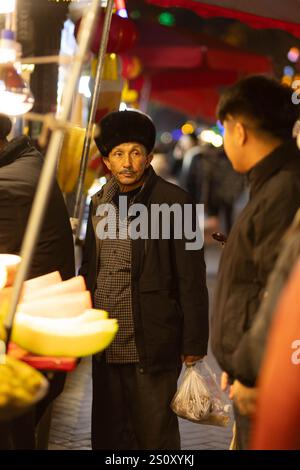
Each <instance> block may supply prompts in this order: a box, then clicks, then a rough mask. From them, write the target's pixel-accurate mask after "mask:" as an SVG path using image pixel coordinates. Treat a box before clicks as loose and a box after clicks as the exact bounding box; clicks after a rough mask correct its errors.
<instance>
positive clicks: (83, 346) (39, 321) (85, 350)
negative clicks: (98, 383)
mask: <svg viewBox="0 0 300 470" xmlns="http://www.w3.org/2000/svg"><path fill="white" fill-rule="evenodd" d="M96 312H97V311H95V312H94V313H95V317H96V315H97V313H96ZM90 314H91V311H88V312H85V313H84V314H82V316H83V315H85V317H86V321H80V320H79V317H77V318H59V319H55V320H54V319H53V318H51V319H49V318H43V317H32V316H30V315H25V314H22V313H18V314H17V315H16V320H15V324H14V328H13V332H12V340H13V341H14V342H15V343H16V344H18V345H19V346H21V347H22V348H24V349H26V350H28V351H31V352H33V353H34V354H39V355H46V356H64V357H83V356H89V355H92V354H95V353H97V352H100V351H102V350H103V349H105V348H106V347H107V346H109V344H110V343H111V342H112V340H113V339H114V337H115V335H116V333H117V331H118V324H117V321H116V320H115V319H99V320H98V319H96V320H94V321H89V320H88V316H89V315H90ZM103 314H104V313H103V311H98V317H99V316H100V317H101V316H103ZM81 320H83V319H81Z"/></svg>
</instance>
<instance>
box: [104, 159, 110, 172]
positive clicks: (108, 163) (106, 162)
mask: <svg viewBox="0 0 300 470" xmlns="http://www.w3.org/2000/svg"><path fill="white" fill-rule="evenodd" d="M102 158H103V162H104V163H105V165H106V166H107V168H108V169H109V171H110V170H111V164H110V161H109V158H108V157H102Z"/></svg>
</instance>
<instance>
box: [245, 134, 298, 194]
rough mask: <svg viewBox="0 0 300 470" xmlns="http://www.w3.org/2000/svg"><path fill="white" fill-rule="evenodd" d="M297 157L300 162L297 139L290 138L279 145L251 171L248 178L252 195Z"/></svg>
mask: <svg viewBox="0 0 300 470" xmlns="http://www.w3.org/2000/svg"><path fill="white" fill-rule="evenodd" d="M296 159H298V161H299V164H300V151H299V148H298V146H297V143H296V140H295V139H289V140H288V141H286V142H284V143H283V144H282V145H280V146H279V147H277V148H276V149H275V150H274V151H273V152H271V153H270V154H269V155H268V156H267V157H265V158H264V159H263V160H261V161H260V162H259V163H258V164H257V165H255V167H254V168H252V170H250V171H249V173H248V180H249V183H250V186H251V195H252V194H255V193H256V192H257V191H258V190H259V189H260V188H261V186H262V185H263V184H264V183H265V182H266V181H267V180H268V179H270V178H271V176H272V175H274V174H275V173H277V172H278V171H279V170H280V169H281V168H282V167H283V166H285V165H286V164H287V163H288V162H290V161H292V160H296Z"/></svg>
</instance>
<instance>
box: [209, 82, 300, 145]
mask: <svg viewBox="0 0 300 470" xmlns="http://www.w3.org/2000/svg"><path fill="white" fill-rule="evenodd" d="M292 95H293V90H292V88H290V87H288V86H286V85H283V84H281V83H280V82H278V81H277V80H275V79H273V78H270V77H266V76H264V75H253V76H250V77H247V78H244V79H242V80H240V81H239V82H237V83H236V84H234V85H233V86H231V87H229V88H228V89H227V90H226V91H225V93H224V94H223V95H222V97H221V100H220V103H219V106H218V118H219V119H220V121H221V122H223V121H224V120H225V119H226V117H228V115H232V116H234V117H236V116H244V117H246V118H248V119H250V120H251V121H253V123H254V124H255V125H256V127H257V129H258V130H261V131H264V132H267V133H268V134H270V135H272V136H273V137H278V138H280V139H283V140H284V139H287V138H291V137H292V133H293V128H294V125H295V123H296V121H297V119H299V115H300V112H299V106H297V105H295V104H294V103H293V101H292Z"/></svg>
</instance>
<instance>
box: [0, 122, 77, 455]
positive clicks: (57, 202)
mask: <svg viewBox="0 0 300 470" xmlns="http://www.w3.org/2000/svg"><path fill="white" fill-rule="evenodd" d="M10 130H11V122H10V119H9V118H8V117H6V116H4V115H0V253H12V254H19V253H20V249H21V245H22V241H23V237H24V234H25V230H26V225H27V222H28V218H29V214H30V211H31V207H32V203H33V199H34V195H35V192H36V188H37V184H38V181H39V177H40V173H41V170H42V166H43V157H42V155H41V154H40V153H39V152H38V151H37V150H36V149H35V148H34V147H33V145H32V144H31V142H30V140H29V138H28V137H26V136H21V137H18V138H16V139H13V140H12V141H10V142H9V141H8V140H7V136H8V134H9V133H10ZM53 271H59V272H60V274H61V276H62V279H63V280H66V279H69V278H71V277H73V276H74V274H75V263H74V248H73V238H72V230H71V226H70V221H69V216H68V212H67V209H66V206H65V203H64V199H63V196H62V194H61V191H60V189H59V187H58V185H57V183H56V181H55V182H54V183H53V187H52V192H51V194H50V197H49V203H48V207H47V210H46V213H45V217H44V221H43V224H42V227H41V232H40V236H39V239H38V242H37V245H36V248H35V252H34V256H33V259H32V264H31V268H30V271H29V275H28V279H30V278H33V277H37V276H41V275H43V274H47V273H50V272H53ZM64 382H65V374H64V373H57V374H55V377H54V378H53V380H52V381H51V384H50V390H49V394H48V395H47V397H46V398H45V399H44V400H42V401H41V402H40V403H38V405H37V406H36V409H35V412H36V413H35V416H34V415H33V413H29V414H28V415H24V416H23V417H20V418H19V419H16V420H15V421H14V422H13V423H11V427H12V433H13V438H14V439H13V440H14V442H13V446H14V448H18V449H25V448H26V449H32V448H34V445H35V444H34V433H33V426H34V423H33V420H34V419H35V421H36V424H37V423H38V421H39V419H40V418H41V416H42V415H43V413H44V412H45V410H46V408H47V406H48V405H49V403H50V402H51V401H52V400H53V399H54V398H55V397H56V396H58V395H59V394H60V393H61V392H62V390H63V386H64ZM0 431H1V430H0ZM6 435H8V434H7V433H6ZM0 445H2V446H3V445H4V446H5V444H4V442H3V438H2V444H0Z"/></svg>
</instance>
